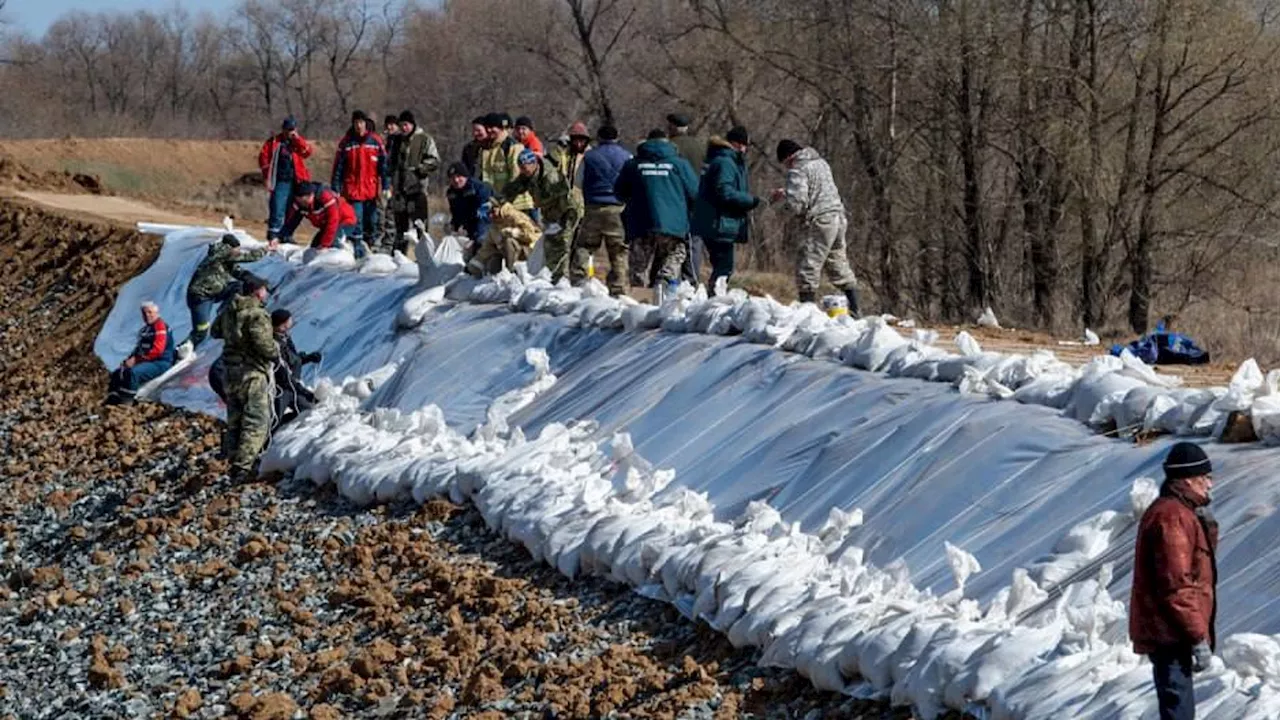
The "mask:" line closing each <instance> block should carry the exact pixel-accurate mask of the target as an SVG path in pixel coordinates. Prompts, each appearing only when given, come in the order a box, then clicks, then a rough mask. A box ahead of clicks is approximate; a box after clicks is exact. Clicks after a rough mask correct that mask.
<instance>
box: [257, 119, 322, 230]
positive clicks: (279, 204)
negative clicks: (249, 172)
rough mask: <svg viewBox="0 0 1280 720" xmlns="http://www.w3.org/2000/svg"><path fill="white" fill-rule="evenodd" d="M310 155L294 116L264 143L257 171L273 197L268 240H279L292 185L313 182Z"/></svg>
mask: <svg viewBox="0 0 1280 720" xmlns="http://www.w3.org/2000/svg"><path fill="white" fill-rule="evenodd" d="M311 152H312V148H311V143H309V142H307V139H306V138H304V137H302V136H301V135H299V134H298V121H296V120H294V119H293V116H292V115H290V116H289V117H287V118H285V119H284V122H283V123H281V124H280V132H279V133H277V134H275V135H272V136H271V137H270V138H268V139H267V141H266V142H265V143H263V144H262V151H261V152H259V153H258V168H259V169H260V170H262V183H263V185H264V186H266V188H267V192H268V193H270V194H271V196H270V198H269V199H268V200H267V239H268V240H275V239H276V238H278V237H280V228H281V227H283V226H284V216H285V213H286V212H288V210H289V198H291V197H292V196H293V186H294V185H295V184H296V183H304V182H307V181H308V180H310V179H311V173H310V172H309V171H308V170H307V158H309V157H311Z"/></svg>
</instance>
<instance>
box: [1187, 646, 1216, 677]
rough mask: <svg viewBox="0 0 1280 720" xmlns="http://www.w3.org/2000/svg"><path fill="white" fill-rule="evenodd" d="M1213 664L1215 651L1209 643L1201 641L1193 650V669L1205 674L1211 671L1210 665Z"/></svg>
mask: <svg viewBox="0 0 1280 720" xmlns="http://www.w3.org/2000/svg"><path fill="white" fill-rule="evenodd" d="M1212 663H1213V650H1210V649H1209V642H1208V641H1207V640H1201V641H1200V642H1198V643H1196V646H1195V647H1193V648H1191V669H1192V670H1194V671H1195V672H1204V671H1205V670H1208V669H1209V665H1211V664H1212Z"/></svg>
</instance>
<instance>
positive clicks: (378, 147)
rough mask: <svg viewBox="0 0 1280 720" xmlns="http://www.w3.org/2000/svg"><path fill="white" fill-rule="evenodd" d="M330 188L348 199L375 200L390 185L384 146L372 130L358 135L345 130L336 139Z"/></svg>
mask: <svg viewBox="0 0 1280 720" xmlns="http://www.w3.org/2000/svg"><path fill="white" fill-rule="evenodd" d="M330 184H331V185H332V186H333V189H334V190H337V191H338V192H339V193H342V197H344V198H346V199H348V200H350V201H352V202H366V201H368V200H375V199H377V197H378V193H379V192H380V191H382V190H386V189H388V188H390V187H391V175H390V174H389V173H388V172H387V148H386V146H385V145H383V143H382V138H380V137H378V135H377V134H376V133H366V134H365V136H364V137H360V136H358V135H356V134H354V133H351V132H348V133H347V134H346V135H344V136H342V139H341V140H339V141H338V154H337V155H335V156H334V158H333V181H332V183H330Z"/></svg>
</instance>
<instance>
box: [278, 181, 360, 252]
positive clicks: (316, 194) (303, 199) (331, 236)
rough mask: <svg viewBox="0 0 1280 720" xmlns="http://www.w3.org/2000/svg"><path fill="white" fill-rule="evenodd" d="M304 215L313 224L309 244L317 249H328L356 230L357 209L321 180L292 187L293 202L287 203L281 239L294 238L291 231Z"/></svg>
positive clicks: (289, 239) (285, 240)
mask: <svg viewBox="0 0 1280 720" xmlns="http://www.w3.org/2000/svg"><path fill="white" fill-rule="evenodd" d="M304 217H305V218H307V219H308V220H310V221H311V224H312V225H313V226H314V227H315V228H316V235H315V237H314V238H312V240H311V247H312V248H314V249H316V250H328V249H329V248H332V247H334V246H335V245H339V244H341V241H342V240H343V239H344V238H346V237H348V236H350V235H351V234H352V233H353V232H354V231H355V225H356V213H355V210H353V209H352V208H351V203H349V202H347V201H346V199H345V198H343V197H342V196H341V195H339V194H338V193H336V192H334V191H333V190H330V189H329V188H327V187H325V186H323V185H321V184H320V183H312V182H308V183H300V184H298V185H297V186H296V187H294V189H293V204H292V205H291V206H289V216H288V219H287V220H285V223H284V228H283V229H282V230H281V231H280V239H281V240H282V241H283V242H289V243H291V242H293V233H294V232H295V231H297V229H298V226H299V225H301V224H302V218H304Z"/></svg>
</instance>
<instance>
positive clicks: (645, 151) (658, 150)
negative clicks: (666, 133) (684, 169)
mask: <svg viewBox="0 0 1280 720" xmlns="http://www.w3.org/2000/svg"><path fill="white" fill-rule="evenodd" d="M679 156H680V151H679V150H678V149H677V148H676V146H675V145H672V144H671V141H670V140H662V139H657V140H645V141H644V142H642V143H640V147H638V148H636V157H637V158H639V159H641V160H670V159H672V158H676V157H679Z"/></svg>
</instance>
